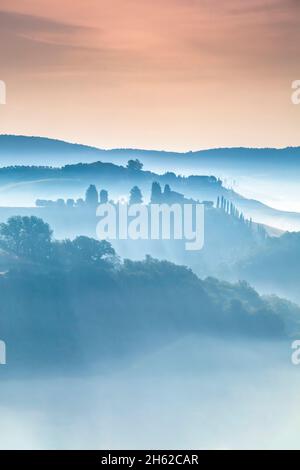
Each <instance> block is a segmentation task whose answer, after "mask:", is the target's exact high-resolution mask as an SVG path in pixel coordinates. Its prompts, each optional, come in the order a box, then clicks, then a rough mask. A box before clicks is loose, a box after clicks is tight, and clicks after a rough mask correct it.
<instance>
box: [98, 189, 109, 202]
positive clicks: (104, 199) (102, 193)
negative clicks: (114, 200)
mask: <svg viewBox="0 0 300 470" xmlns="http://www.w3.org/2000/svg"><path fill="white" fill-rule="evenodd" d="M107 203H108V192H107V191H106V189H102V190H101V191H100V204H107Z"/></svg>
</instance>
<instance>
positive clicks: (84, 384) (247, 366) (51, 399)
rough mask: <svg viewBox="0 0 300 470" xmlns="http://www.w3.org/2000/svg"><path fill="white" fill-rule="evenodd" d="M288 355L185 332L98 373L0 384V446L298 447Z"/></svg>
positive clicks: (280, 349)
mask: <svg viewBox="0 0 300 470" xmlns="http://www.w3.org/2000/svg"><path fill="white" fill-rule="evenodd" d="M290 353H291V350H290V345H289V344H288V343H287V342H283V343H282V342H264V341H262V342H260V341H256V340H254V341H249V340H246V341H244V340H241V339H237V338H235V339H231V340H230V341H229V340H222V339H220V338H218V337H215V338H212V337H207V336H206V337H203V336H188V337H185V338H183V339H181V340H178V341H175V342H172V343H170V344H168V345H165V346H164V347H161V348H158V349H157V350H156V351H155V352H152V353H144V354H140V355H139V356H138V357H137V356H136V357H134V358H132V360H131V361H121V363H119V364H116V363H113V362H112V363H107V364H106V366H107V367H106V371H105V372H103V371H102V372H99V371H97V366H95V370H94V371H93V373H92V374H88V375H87V374H84V372H80V373H78V374H76V375H74V376H72V377H67V378H65V377H60V378H59V377H51V376H49V377H47V375H45V376H44V377H40V378H39V377H36V376H33V377H30V378H28V377H27V378H26V379H25V378H23V379H14V380H12V379H10V380H9V379H7V380H4V381H3V380H2V381H1V391H0V398H1V407H0V414H1V430H0V443H1V444H0V446H1V448H3V449H14V448H18V449H92V448H94V449H112V450H113V449H130V448H135V449H145V448H147V449H152V448H155V449H162V448H168V449H180V448H186V449H192V448H197V449H202V448H205V449H233V448H234V449H239V448H257V449H259V448H267V449H272V448H299V439H298V437H297V436H298V435H299V431H300V419H299V417H298V414H297V412H296V410H297V409H298V393H297V390H298V386H299V384H300V375H299V374H300V372H299V370H298V369H297V367H296V366H292V365H291V362H290ZM166 370H167V371H168V373H167V374H166ZM0 374H1V370H0Z"/></svg>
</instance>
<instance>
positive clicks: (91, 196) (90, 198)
mask: <svg viewBox="0 0 300 470" xmlns="http://www.w3.org/2000/svg"><path fill="white" fill-rule="evenodd" d="M85 202H86V204H88V205H89V206H97V204H98V202H99V201H98V191H97V189H96V186H95V185H94V184H91V185H90V186H89V187H88V189H87V191H86V193H85Z"/></svg>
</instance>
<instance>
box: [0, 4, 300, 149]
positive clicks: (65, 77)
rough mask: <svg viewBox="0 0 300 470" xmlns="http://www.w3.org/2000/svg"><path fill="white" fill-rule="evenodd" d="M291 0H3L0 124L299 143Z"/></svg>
mask: <svg viewBox="0 0 300 470" xmlns="http://www.w3.org/2000/svg"><path fill="white" fill-rule="evenodd" d="M299 23H300V1H299V0H251V1H250V0H249V1H245V0H227V1H220V0H0V80H3V81H5V83H6V87H7V104H6V105H5V106H4V105H1V106H0V133H7V134H24V135H40V136H47V137H51V138H58V139H63V140H67V141H71V142H80V143H84V144H89V145H95V146H97V147H101V148H121V147H127V148H128V147H129V148H149V149H151V148H153V149H164V150H176V151H189V150H196V149H203V148H212V147H236V146H249V147H285V146H290V145H300V138H299V129H300V105H299V106H296V105H293V104H292V101H291V94H292V90H291V84H292V82H293V81H294V80H297V79H300V61H299V54H300V28H299Z"/></svg>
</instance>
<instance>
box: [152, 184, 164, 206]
mask: <svg viewBox="0 0 300 470" xmlns="http://www.w3.org/2000/svg"><path fill="white" fill-rule="evenodd" d="M161 200H162V192H161V186H160V184H159V183H157V182H154V183H152V189H151V203H152V204H160V203H161Z"/></svg>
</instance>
